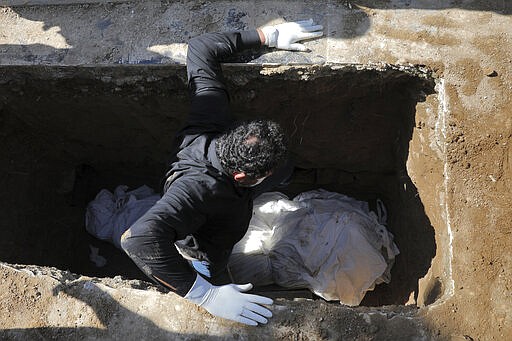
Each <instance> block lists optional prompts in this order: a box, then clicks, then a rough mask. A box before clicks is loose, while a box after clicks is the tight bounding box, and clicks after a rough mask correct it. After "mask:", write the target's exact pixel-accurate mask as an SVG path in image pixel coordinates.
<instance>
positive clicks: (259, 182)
mask: <svg viewBox="0 0 512 341" xmlns="http://www.w3.org/2000/svg"><path fill="white" fill-rule="evenodd" d="M266 178H267V177H264V178H259V179H258V180H257V181H256V182H255V183H253V184H252V185H250V186H249V187H254V186H257V185H259V184H261V183H262V182H263V180H265V179H266Z"/></svg>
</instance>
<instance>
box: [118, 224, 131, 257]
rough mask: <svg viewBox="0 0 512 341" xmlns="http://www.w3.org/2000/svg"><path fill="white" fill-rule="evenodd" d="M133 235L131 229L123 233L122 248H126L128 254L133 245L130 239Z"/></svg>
mask: <svg viewBox="0 0 512 341" xmlns="http://www.w3.org/2000/svg"><path fill="white" fill-rule="evenodd" d="M131 235H132V232H131V230H130V229H128V230H126V231H124V233H123V234H122V235H121V241H120V244H121V248H122V249H123V250H124V252H126V253H128V254H129V250H130V246H131V241H130V237H131Z"/></svg>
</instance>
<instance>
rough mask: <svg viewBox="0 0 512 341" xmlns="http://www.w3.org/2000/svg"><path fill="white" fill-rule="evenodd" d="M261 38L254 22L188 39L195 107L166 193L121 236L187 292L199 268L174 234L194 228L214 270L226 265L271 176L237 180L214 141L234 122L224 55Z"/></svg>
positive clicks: (145, 262)
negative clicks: (247, 183)
mask: <svg viewBox="0 0 512 341" xmlns="http://www.w3.org/2000/svg"><path fill="white" fill-rule="evenodd" d="M260 45H261V43H260V39H259V36H258V33H257V31H255V30H252V31H243V32H230V33H210V34H204V35H201V36H199V37H196V38H194V39H192V40H190V42H189V45H188V54H187V72H188V79H189V89H190V92H191V99H192V103H191V112H190V115H189V116H188V119H187V122H186V126H185V127H184V128H183V129H182V130H180V132H179V133H178V134H177V137H176V146H177V148H176V151H175V152H174V153H173V155H171V156H172V159H173V162H172V163H171V166H170V168H169V170H168V172H167V174H166V177H167V181H166V184H165V187H164V194H163V196H162V198H161V199H160V200H159V201H158V202H157V203H156V204H155V205H154V207H152V208H151V209H150V210H149V211H148V212H147V213H146V214H145V215H144V216H143V217H141V218H140V219H139V220H138V221H137V222H136V223H135V224H134V225H133V226H131V227H130V229H129V230H128V233H127V234H126V235H125V236H124V237H123V239H122V247H123V249H124V250H125V251H126V253H127V254H128V255H129V256H130V257H131V258H132V259H133V260H134V261H135V263H136V264H137V265H138V266H139V267H140V268H141V269H142V270H143V271H144V272H145V273H146V274H147V275H148V276H149V277H150V278H151V279H153V280H155V278H154V277H155V276H156V277H157V278H159V279H160V280H162V281H164V282H165V283H167V284H168V285H167V286H166V287H167V288H170V289H171V290H173V291H175V292H176V293H178V294H179V295H181V296H184V295H185V294H186V293H187V292H188V290H189V289H190V287H191V286H192V284H193V283H194V280H195V277H196V272H195V271H194V270H193V268H191V267H190V265H189V263H188V262H187V261H186V260H185V259H184V258H183V257H182V256H181V255H180V254H179V253H178V252H177V250H176V248H175V246H174V242H175V241H177V240H180V239H183V238H185V237H186V236H187V235H193V236H194V237H195V239H196V240H197V241H198V243H199V248H200V251H201V252H202V253H204V255H205V257H207V259H208V260H209V262H210V264H211V267H210V271H211V272H212V275H213V274H214V273H215V272H218V271H222V270H224V269H225V267H226V264H227V261H228V258H229V255H230V253H231V250H232V248H233V245H234V244H235V243H236V242H237V241H239V240H240V239H241V238H242V237H243V235H244V234H245V232H246V231H247V227H248V224H249V220H250V218H251V214H252V200H253V197H254V196H255V195H256V193H257V192H260V191H261V188H263V187H266V186H268V185H269V183H271V182H272V181H271V180H269V179H267V180H269V181H267V180H265V181H264V182H263V183H262V184H261V185H259V186H256V187H253V188H247V187H240V186H238V185H237V184H236V183H235V181H234V179H233V176H232V175H230V174H226V173H225V172H224V170H223V169H222V167H221V166H220V162H219V160H218V158H217V155H216V152H215V143H214V141H215V139H216V137H217V136H218V135H219V134H220V133H222V132H224V131H225V130H226V129H227V128H228V127H229V126H230V125H231V124H232V123H233V117H232V116H231V114H230V112H229V96H228V93H227V91H226V87H225V82H224V81H223V76H222V70H221V65H220V63H221V62H222V61H223V60H225V59H226V58H227V57H230V56H231V55H232V54H234V53H236V52H239V51H241V50H244V49H246V48H253V47H259V46H260ZM258 187H259V188H258Z"/></svg>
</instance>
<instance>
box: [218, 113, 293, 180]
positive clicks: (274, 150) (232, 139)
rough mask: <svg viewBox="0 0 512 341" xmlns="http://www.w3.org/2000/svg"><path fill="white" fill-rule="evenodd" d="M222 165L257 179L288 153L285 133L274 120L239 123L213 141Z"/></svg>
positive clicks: (229, 170) (226, 169)
mask: <svg viewBox="0 0 512 341" xmlns="http://www.w3.org/2000/svg"><path fill="white" fill-rule="evenodd" d="M215 150H216V152H217V156H218V157H219V160H220V163H221V165H222V168H224V170H225V171H226V172H228V173H229V174H233V173H234V172H244V173H245V174H246V175H247V176H249V177H251V178H254V179H257V178H261V177H264V176H266V175H267V174H268V172H270V171H272V170H274V169H275V168H276V167H277V166H278V165H279V164H280V163H281V162H282V161H284V159H285V157H286V154H287V145H286V140H285V136H284V133H283V131H282V129H281V127H280V126H279V124H277V123H276V122H274V121H269V120H256V121H248V122H241V123H239V124H238V125H236V126H235V127H233V128H232V129H230V130H229V131H227V132H225V133H224V134H222V135H221V136H220V137H219V138H218V139H217V142H216V144H215Z"/></svg>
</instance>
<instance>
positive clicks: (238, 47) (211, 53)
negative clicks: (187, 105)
mask: <svg viewBox="0 0 512 341" xmlns="http://www.w3.org/2000/svg"><path fill="white" fill-rule="evenodd" d="M260 46H261V42H260V38H259V35H258V32H257V31H256V30H251V31H240V32H223V33H207V34H203V35H201V36H198V37H195V38H193V39H191V40H190V42H189V44H188V52H187V76H188V86H189V91H190V95H191V101H192V106H191V112H190V115H189V117H188V120H187V123H188V126H191V127H200V128H203V129H207V130H211V129H213V130H216V131H222V130H224V129H225V127H227V126H229V125H230V124H231V123H232V122H233V118H232V116H231V114H230V112H229V96H228V93H227V90H226V85H225V81H224V77H223V75H222V68H221V63H222V62H223V61H225V60H226V59H227V58H228V57H230V56H232V55H233V54H235V53H237V52H239V51H242V50H244V49H248V48H254V47H260Z"/></svg>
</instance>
